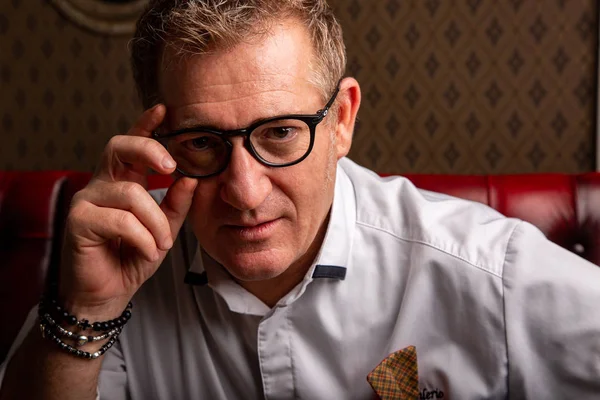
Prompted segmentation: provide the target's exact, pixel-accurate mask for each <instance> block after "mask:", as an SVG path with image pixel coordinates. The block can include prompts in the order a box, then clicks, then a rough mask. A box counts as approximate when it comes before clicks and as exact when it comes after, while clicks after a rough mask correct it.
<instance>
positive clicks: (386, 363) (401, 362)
mask: <svg viewBox="0 0 600 400" xmlns="http://www.w3.org/2000/svg"><path fill="white" fill-rule="evenodd" d="M367 381H368V382H369V384H370V385H371V387H372V388H373V390H374V391H375V393H377V395H378V396H379V398H380V399H382V400H392V399H394V400H407V399H410V400H414V399H418V398H419V370H418V367H417V349H416V348H415V346H408V347H407V348H405V349H402V350H399V351H396V352H395V353H392V354H390V355H389V356H388V357H387V358H386V359H385V360H383V361H382V362H381V363H380V364H379V365H378V366H377V367H375V369H374V370H373V371H371V372H370V373H369V375H367Z"/></svg>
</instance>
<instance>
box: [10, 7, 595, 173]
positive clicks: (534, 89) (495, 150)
mask: <svg viewBox="0 0 600 400" xmlns="http://www.w3.org/2000/svg"><path fill="white" fill-rule="evenodd" d="M332 4H333V6H334V7H335V8H336V9H337V12H338V16H339V18H340V19H341V21H342V24H343V25H344V28H345V37H346V43H347V47H348V54H349V68H348V73H349V74H351V75H354V76H356V77H357V79H358V80H359V82H360V83H361V86H362V89H363V106H362V108H361V111H360V114H359V125H358V127H357V131H356V134H355V141H354V145H353V148H352V151H351V157H352V158H353V159H355V160H357V161H358V162H359V163H361V164H363V165H365V166H367V167H370V168H373V169H376V170H378V171H385V172H395V173H402V172H422V173H425V172H426V173H431V172H434V173H516V172H536V171H558V172H580V171H589V170H593V169H594V163H595V160H594V157H595V133H594V132H595V119H596V117H595V107H596V101H595V96H596V84H597V82H596V78H595V77H596V69H597V67H598V60H597V56H596V47H597V39H598V35H597V32H598V20H597V17H598V9H597V7H598V4H597V1H595V0H570V1H567V0H501V1H491V0H335V1H332ZM127 42H128V38H127V37H110V36H102V35H101V34H96V33H90V32H88V31H86V30H83V29H81V28H80V27H78V26H77V25H75V24H73V23H71V22H69V21H67V20H66V19H65V18H63V17H62V16H61V15H60V14H59V13H58V12H57V11H56V10H55V9H54V7H52V6H50V5H49V4H47V2H46V1H35V2H33V1H29V0H3V1H1V2H0V84H1V89H2V90H1V91H0V93H2V94H1V96H0V119H1V122H0V135H1V138H2V142H0V169H76V170H92V169H93V167H94V165H95V163H96V160H97V158H98V154H99V152H100V151H101V149H102V147H103V146H104V144H105V143H106V141H107V140H108V138H109V137H110V136H111V135H113V134H115V133H120V132H125V131H126V130H127V127H128V126H129V124H130V123H131V122H132V121H134V120H135V118H136V117H137V115H138V113H139V111H140V106H139V103H138V100H137V98H136V94H135V90H134V88H133V83H132V79H131V76H130V70H129V64H128V54H127Z"/></svg>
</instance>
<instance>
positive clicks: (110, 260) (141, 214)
mask: <svg viewBox="0 0 600 400" xmlns="http://www.w3.org/2000/svg"><path fill="white" fill-rule="evenodd" d="M165 112H166V110H165V107H164V106H163V105H157V106H155V107H154V108H151V109H149V110H146V111H145V112H144V113H143V114H142V116H141V117H140V119H139V120H138V121H137V123H136V124H135V126H133V128H131V129H130V131H129V132H128V133H127V135H118V136H114V137H113V138H112V139H111V140H110V141H109V143H108V144H107V146H106V147H105V148H104V152H103V153H102V159H101V162H100V165H99V167H98V169H97V171H96V173H95V174H94V177H93V178H92V179H91V181H90V183H89V184H88V185H87V186H86V187H85V188H84V189H83V190H81V191H80V192H78V193H77V194H76V195H75V196H74V197H73V202H72V204H71V209H70V211H69V214H68V216H67V223H66V231H65V245H64V248H63V253H62V255H63V257H62V259H63V262H62V265H61V270H60V275H59V277H60V278H59V279H60V281H59V296H60V299H61V301H63V302H64V304H65V306H66V308H67V310H69V311H70V312H71V313H72V314H74V315H76V316H78V317H80V316H79V315H80V314H82V315H81V317H85V318H94V317H105V318H115V317H116V316H118V315H119V314H120V313H121V311H122V310H123V309H124V308H125V305H126V304H127V302H128V301H129V300H130V299H131V298H132V297H133V295H134V293H135V292H136V291H137V290H138V289H139V288H140V286H141V285H142V284H143V283H144V282H145V281H146V280H147V279H148V278H150V277H151V276H152V275H153V274H154V272H156V270H157V269H158V267H159V265H160V263H161V262H162V260H163V259H164V258H165V255H166V254H167V251H168V250H169V249H170V248H171V246H172V245H173V241H174V239H175V238H176V237H177V234H178V232H179V229H180V228H181V225H182V224H183V221H184V219H185V217H186V215H187V212H188V210H189V208H190V205H191V203H192V195H193V193H194V189H195V188H196V184H197V181H196V180H195V179H191V178H180V179H178V180H176V181H175V182H174V183H173V184H172V185H171V187H170V188H169V190H168V192H167V194H166V197H165V199H164V200H163V201H162V203H161V205H160V206H159V205H158V204H156V202H155V201H154V199H153V198H152V197H151V196H150V195H149V194H148V192H147V191H146V181H147V176H146V174H147V171H148V168H152V169H153V170H155V171H157V172H158V173H161V174H168V173H172V172H173V171H174V170H175V166H176V165H175V161H174V160H173V158H172V157H171V156H170V155H169V153H168V152H167V150H166V149H165V148H164V147H163V146H162V145H161V144H160V143H158V142H157V141H155V140H153V139H151V138H150V136H151V133H152V131H153V130H155V129H156V128H157V127H158V126H159V125H160V124H161V122H162V121H163V119H164V116H165ZM83 314H87V315H83ZM105 314H106V316H105ZM81 317H80V318H81Z"/></svg>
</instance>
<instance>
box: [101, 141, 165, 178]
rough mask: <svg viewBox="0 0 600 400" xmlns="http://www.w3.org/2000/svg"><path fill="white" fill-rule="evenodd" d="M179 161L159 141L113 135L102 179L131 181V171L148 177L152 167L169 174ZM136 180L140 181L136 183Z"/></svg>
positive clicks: (106, 154)
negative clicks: (129, 176)
mask: <svg viewBox="0 0 600 400" xmlns="http://www.w3.org/2000/svg"><path fill="white" fill-rule="evenodd" d="M175 166H176V163H175V160H173V157H171V155H170V154H169V152H168V151H167V149H165V148H164V147H163V146H162V145H161V144H160V143H158V142H157V141H156V140H153V139H149V138H143V137H137V136H122V135H120V136H113V137H112V138H111V139H110V141H109V142H108V145H107V146H106V148H105V149H104V153H103V157H102V162H101V167H100V171H99V173H98V174H97V176H98V178H99V179H102V180H106V181H111V182H113V181H119V180H129V179H126V178H127V176H126V175H127V174H126V173H127V172H128V171H133V172H136V173H138V174H142V175H143V176H145V175H146V171H147V169H148V168H152V169H153V170H155V171H157V172H159V173H161V174H169V173H171V172H173V171H174V170H175ZM134 181H136V180H134Z"/></svg>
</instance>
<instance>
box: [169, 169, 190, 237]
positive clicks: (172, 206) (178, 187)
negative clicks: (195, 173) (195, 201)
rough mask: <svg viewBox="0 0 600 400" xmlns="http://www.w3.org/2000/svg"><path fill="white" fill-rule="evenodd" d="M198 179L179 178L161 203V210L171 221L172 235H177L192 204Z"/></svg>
mask: <svg viewBox="0 0 600 400" xmlns="http://www.w3.org/2000/svg"><path fill="white" fill-rule="evenodd" d="M197 184H198V181H197V180H196V179H192V178H185V177H182V178H179V179H178V180H177V181H175V183H173V184H172V185H171V187H170V188H169V190H168V192H167V195H166V196H165V198H164V199H163V201H162V203H161V204H160V208H161V210H162V211H163V212H164V214H165V215H166V217H167V220H168V221H169V226H170V228H171V235H172V237H173V238H176V237H177V234H178V233H179V230H180V229H181V225H183V221H185V217H186V216H187V213H188V211H189V209H190V206H191V205H192V198H193V196H194V190H195V189H196V186H197Z"/></svg>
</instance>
